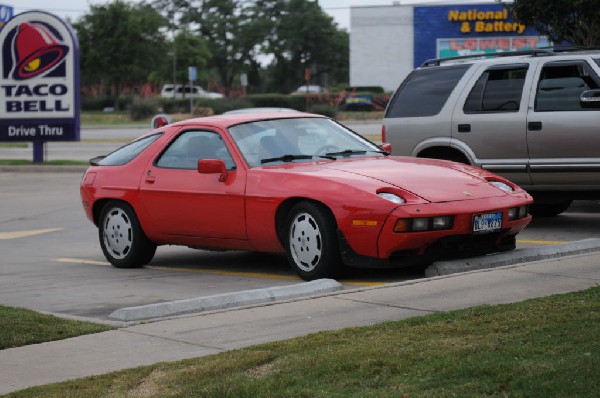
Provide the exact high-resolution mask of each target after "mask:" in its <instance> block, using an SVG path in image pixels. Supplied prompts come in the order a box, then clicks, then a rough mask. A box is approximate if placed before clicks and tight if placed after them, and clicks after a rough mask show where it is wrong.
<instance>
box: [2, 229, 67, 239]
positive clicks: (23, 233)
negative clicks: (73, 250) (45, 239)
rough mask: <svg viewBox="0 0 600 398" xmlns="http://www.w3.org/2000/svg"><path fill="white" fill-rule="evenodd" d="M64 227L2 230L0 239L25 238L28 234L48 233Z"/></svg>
mask: <svg viewBox="0 0 600 398" xmlns="http://www.w3.org/2000/svg"><path fill="white" fill-rule="evenodd" d="M63 229H64V228H46V229H35V230H32V231H16V232H0V239H17V238H25V237H28V236H35V235H41V234H47V233H49V232H56V231H62V230H63Z"/></svg>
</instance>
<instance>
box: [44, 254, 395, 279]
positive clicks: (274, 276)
mask: <svg viewBox="0 0 600 398" xmlns="http://www.w3.org/2000/svg"><path fill="white" fill-rule="evenodd" d="M52 261H55V262H59V263H70V264H90V265H100V266H109V265H110V263H108V262H105V261H94V260H84V259H79V258H66V257H63V258H55V259H52ZM144 268H148V269H155V270H160V271H175V272H196V273H204V274H214V275H225V276H244V277H253V278H267V279H285V280H292V281H301V280H302V279H301V278H300V277H298V276H295V275H279V274H263V273H259V272H241V271H219V270H213V269H194V268H173V267H161V266H154V265H147V266H145V267H144ZM339 282H340V283H342V284H346V285H360V286H382V285H386V284H387V283H386V282H367V281H356V280H340V281H339Z"/></svg>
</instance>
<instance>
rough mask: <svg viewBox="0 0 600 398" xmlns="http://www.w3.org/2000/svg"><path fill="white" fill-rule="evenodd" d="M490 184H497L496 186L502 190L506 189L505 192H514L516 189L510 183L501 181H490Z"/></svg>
mask: <svg viewBox="0 0 600 398" xmlns="http://www.w3.org/2000/svg"><path fill="white" fill-rule="evenodd" d="M488 182H489V183H490V184H492V185H493V186H495V187H496V188H500V189H501V190H503V191H505V192H513V191H514V189H513V187H511V186H510V185H508V184H505V183H503V182H501V181H488Z"/></svg>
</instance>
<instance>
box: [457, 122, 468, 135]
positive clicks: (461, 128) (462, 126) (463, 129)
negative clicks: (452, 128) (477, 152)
mask: <svg viewBox="0 0 600 398" xmlns="http://www.w3.org/2000/svg"><path fill="white" fill-rule="evenodd" d="M458 132H459V133H470V132H471V125H470V124H459V125H458Z"/></svg>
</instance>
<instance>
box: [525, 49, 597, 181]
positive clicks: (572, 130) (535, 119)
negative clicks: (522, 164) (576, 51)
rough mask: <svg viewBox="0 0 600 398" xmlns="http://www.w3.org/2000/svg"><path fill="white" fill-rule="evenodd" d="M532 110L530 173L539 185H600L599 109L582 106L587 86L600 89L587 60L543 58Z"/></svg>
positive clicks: (529, 118) (529, 120) (528, 130)
mask: <svg viewBox="0 0 600 398" xmlns="http://www.w3.org/2000/svg"><path fill="white" fill-rule="evenodd" d="M536 81H537V86H536V88H535V98H532V102H531V104H530V109H529V113H528V115H527V143H528V145H529V154H530V158H531V159H530V167H531V178H532V180H533V184H534V185H535V187H536V190H539V189H544V186H548V187H549V188H551V187H552V186H560V188H561V190H563V191H564V190H568V189H569V187H572V189H575V190H580V189H581V188H582V187H583V186H585V187H586V189H596V190H597V189H599V188H600V110H598V109H586V108H582V107H581V105H580V102H579V101H580V95H581V93H582V92H583V91H585V90H590V89H597V88H600V78H599V77H598V74H597V73H596V72H595V71H594V69H593V68H592V66H591V64H590V63H588V61H587V60H586V59H584V58H583V57H582V59H573V60H561V61H552V60H544V62H540V64H539V67H538V70H537V71H536Z"/></svg>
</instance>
